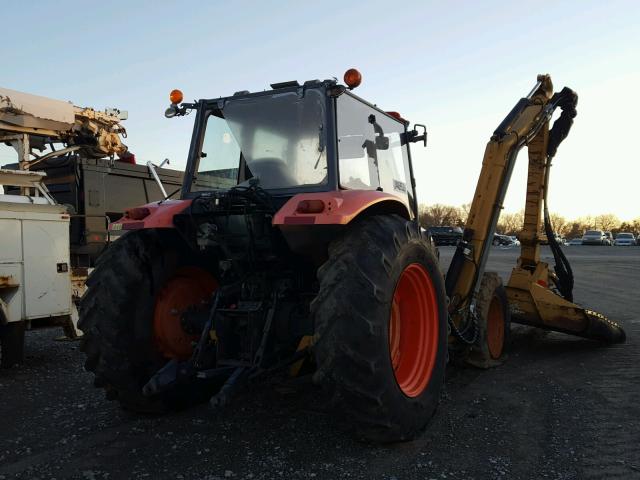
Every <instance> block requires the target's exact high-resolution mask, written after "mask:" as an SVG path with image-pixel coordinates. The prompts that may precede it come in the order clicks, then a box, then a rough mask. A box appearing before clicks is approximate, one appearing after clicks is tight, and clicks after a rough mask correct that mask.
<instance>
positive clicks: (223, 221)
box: [79, 69, 624, 442]
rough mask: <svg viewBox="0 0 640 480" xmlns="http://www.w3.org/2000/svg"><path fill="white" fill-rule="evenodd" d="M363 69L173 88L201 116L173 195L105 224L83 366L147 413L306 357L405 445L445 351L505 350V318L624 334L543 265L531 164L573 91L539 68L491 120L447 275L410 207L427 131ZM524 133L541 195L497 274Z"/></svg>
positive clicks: (376, 428)
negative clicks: (416, 161) (494, 262)
mask: <svg viewBox="0 0 640 480" xmlns="http://www.w3.org/2000/svg"><path fill="white" fill-rule="evenodd" d="M360 80H361V77H360V74H359V73H358V72H357V71H356V70H353V69H352V70H349V71H348V72H347V73H346V74H345V84H346V85H341V84H338V83H337V82H336V81H335V80H325V81H318V80H313V81H307V82H304V84H302V85H301V84H299V83H298V82H295V81H293V82H284V83H279V84H273V85H271V87H272V89H271V90H268V91H264V92H258V93H249V92H246V91H242V92H237V93H236V94H234V95H233V96H230V97H226V98H218V99H214V100H199V101H197V102H195V103H183V102H182V100H183V98H182V94H181V92H179V91H177V90H176V91H173V92H172V93H171V97H170V98H171V102H172V104H171V106H170V107H169V108H168V109H167V112H166V113H165V115H166V116H167V117H174V116H182V115H185V114H187V113H189V112H192V111H193V112H195V125H194V130H193V137H192V140H191V146H190V150H189V158H188V163H187V167H186V172H185V180H184V184H183V186H182V189H181V192H180V199H178V200H172V199H165V200H162V201H159V202H155V203H151V204H148V205H144V206H141V207H137V208H131V209H130V210H128V211H127V212H126V214H125V216H124V217H123V218H122V219H121V220H119V221H117V222H115V223H113V224H111V226H110V229H112V230H118V231H125V232H126V233H125V234H124V235H122V237H121V238H120V239H119V240H118V241H116V242H115V243H114V244H113V245H112V246H111V247H110V248H109V249H108V250H107V251H106V252H105V253H104V254H103V255H102V256H101V257H100V258H99V259H98V263H97V266H96V269H95V271H94V272H93V274H92V276H91V277H90V279H89V281H88V283H87V284H88V287H89V289H88V292H87V293H86V294H85V296H84V297H83V299H82V302H81V313H80V315H81V318H80V323H79V326H80V328H81V329H82V330H83V331H84V334H85V335H84V337H83V340H82V349H83V351H84V352H85V353H86V355H87V361H86V368H87V369H88V370H90V371H92V372H94V374H95V381H96V385H97V386H100V387H102V388H104V389H105V390H106V392H107V396H108V398H110V399H116V400H118V401H119V402H120V403H121V404H122V405H123V406H124V407H125V408H129V409H134V410H137V411H143V412H162V411H166V410H168V409H175V408H183V407H186V406H188V405H190V404H193V403H196V402H201V401H206V400H207V399H210V401H211V403H212V404H214V405H218V406H220V405H224V404H225V403H227V402H229V400H230V399H231V398H232V396H233V393H234V391H236V390H237V389H238V388H241V387H242V385H244V384H245V383H246V382H248V381H252V380H254V379H256V378H257V377H259V376H261V375H264V374H269V373H273V372H278V371H283V370H288V371H290V372H291V371H295V372H299V373H309V374H312V375H313V380H314V381H315V382H317V383H319V384H321V385H323V386H325V387H326V388H327V389H328V391H329V392H330V394H331V398H332V404H333V405H335V406H336V410H337V412H338V413H339V414H341V415H343V416H344V418H346V419H348V423H349V425H352V426H353V430H354V431H355V433H356V435H357V436H358V437H359V438H363V439H367V440H371V441H381V442H389V441H399V440H406V439H410V438H412V437H415V436H416V435H417V434H418V433H419V432H420V431H421V430H422V429H423V428H424V427H425V425H426V424H427V422H428V420H429V418H430V417H431V416H432V415H433V413H434V411H435V409H436V406H437V405H438V401H439V397H440V391H441V388H442V385H443V382H444V375H445V367H446V365H447V361H448V359H449V356H450V355H451V356H455V357H456V358H460V359H463V360H467V361H469V362H471V363H475V364H479V365H482V366H487V365H489V364H491V363H492V362H495V361H496V360H499V358H500V356H501V355H502V351H503V346H504V341H505V338H506V336H507V335H508V329H509V325H510V321H511V320H512V319H513V320H514V321H522V322H524V323H528V324H530V325H537V326H539V327H543V328H549V329H555V330H560V331H564V332H569V333H575V334H577V335H582V336H586V337H590V338H595V339H598V340H601V341H604V342H616V341H622V340H623V339H624V333H623V332H622V330H621V329H620V327H619V326H617V325H616V324H614V323H613V322H610V321H609V320H607V319H606V318H604V317H602V316H600V315H597V314H593V313H592V312H588V311H585V310H583V309H581V308H580V307H578V306H577V305H575V304H573V303H571V298H570V295H571V288H570V287H571V285H570V283H571V281H572V278H571V275H570V267H568V262H564V261H563V260H562V256H561V251H560V256H558V259H557V260H558V261H557V262H556V269H555V271H554V270H551V269H550V268H548V267H547V266H546V264H543V263H541V262H539V258H538V243H537V242H538V239H537V237H536V234H535V232H538V231H539V228H538V227H539V226H540V224H541V213H542V209H541V201H542V199H543V197H544V193H545V192H546V185H547V182H546V181H545V180H544V179H548V165H549V164H550V163H549V162H550V160H551V157H553V154H554V153H555V149H556V148H557V145H558V144H559V143H560V141H561V140H562V139H563V138H564V137H565V136H566V133H567V132H568V127H569V126H570V125H571V122H572V118H573V116H574V115H575V103H576V101H577V97H576V96H575V94H573V92H571V90H568V89H564V90H563V91H562V92H560V93H558V94H553V92H552V87H551V82H550V80H549V79H548V77H540V78H539V81H538V84H537V85H536V87H535V88H534V90H533V91H532V93H531V94H530V95H529V96H528V97H526V98H524V99H522V100H521V101H520V102H519V103H518V105H516V107H515V108H514V110H513V111H512V112H511V113H510V114H509V116H508V117H507V118H506V119H505V121H504V122H503V123H502V124H501V126H500V127H499V128H498V130H496V133H495V134H494V136H493V137H492V139H491V141H490V142H489V145H488V146H487V153H486V154H485V161H484V164H483V170H482V174H481V178H480V180H479V182H478V188H477V191H476V196H475V198H474V202H473V206H472V209H471V212H470V217H469V223H468V225H467V228H465V232H464V236H463V239H462V241H461V242H460V244H459V245H458V247H457V251H456V254H455V256H454V259H453V261H452V264H451V268H450V270H449V272H448V273H447V275H446V280H445V276H443V275H442V273H441V271H440V268H439V265H438V256H437V251H436V249H435V247H434V246H433V244H432V242H431V241H430V239H429V238H428V236H427V235H426V234H425V233H424V230H423V229H421V228H420V226H419V225H418V222H417V205H418V203H417V199H416V189H415V185H416V182H415V179H414V175H413V169H412V163H411V150H410V148H409V146H410V144H412V143H422V144H424V145H426V141H427V134H426V129H425V127H424V126H422V125H414V126H413V128H410V127H409V122H407V121H406V120H404V119H403V118H402V117H401V116H400V115H399V114H397V113H395V112H386V111H383V110H381V109H379V108H377V107H376V106H375V105H372V104H370V103H368V102H366V101H364V100H362V99H361V98H359V97H357V96H356V95H354V94H353V93H352V89H353V88H355V87H357V86H358V84H359V83H360ZM556 107H560V108H561V109H562V110H563V115H562V116H561V117H560V119H559V120H558V121H557V122H556V123H557V124H558V127H557V128H556V127H555V126H554V128H553V129H552V130H551V132H550V131H549V128H548V124H549V121H550V119H551V115H552V114H553V111H554V110H555V109H556ZM525 144H529V145H534V146H535V148H534V150H536V151H535V152H534V153H535V155H534V157H535V158H533V159H530V163H532V164H535V166H536V168H537V170H535V169H534V170H535V172H534V173H535V174H536V175H542V176H541V177H540V178H542V180H541V181H540V182H538V184H536V185H538V187H539V188H537V190H535V191H533V190H532V191H531V198H530V199H528V200H533V199H534V197H535V198H537V199H538V201H537V203H535V202H534V203H533V204H532V206H531V208H530V207H529V206H528V214H529V215H528V216H527V222H528V223H527V225H528V227H527V231H529V228H530V229H531V232H534V233H533V234H532V235H530V236H529V237H526V235H525V237H526V238H524V239H523V256H522V257H521V259H520V261H519V264H518V267H517V268H516V269H515V270H514V277H516V281H515V282H510V284H509V285H507V287H506V288H505V287H503V286H502V283H501V281H500V278H499V277H498V276H497V275H495V274H491V273H485V272H484V266H485V263H486V258H487V256H488V253H489V248H490V245H491V239H492V238H493V232H494V231H495V225H496V222H497V220H498V214H499V207H500V205H501V203H502V200H503V198H504V193H505V192H506V186H507V184H508V182H509V176H510V173H511V169H512V168H513V163H514V162H515V157H516V154H517V151H518V150H520V148H522V146H524V145H525ZM530 149H531V147H530ZM530 153H531V152H530ZM530 166H531V165H530ZM536 172H537V173H536ZM534 173H532V170H531V168H530V177H531V176H532V175H533V174H534ZM530 180H531V178H530ZM528 205H529V203H528ZM558 250H559V249H558ZM554 252H555V251H554ZM565 260H566V259H565ZM512 280H513V277H512ZM512 283H513V284H512Z"/></svg>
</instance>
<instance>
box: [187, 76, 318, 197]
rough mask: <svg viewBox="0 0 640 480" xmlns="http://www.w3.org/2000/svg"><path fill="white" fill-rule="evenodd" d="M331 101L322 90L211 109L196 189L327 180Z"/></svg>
mask: <svg viewBox="0 0 640 480" xmlns="http://www.w3.org/2000/svg"><path fill="white" fill-rule="evenodd" d="M324 118H325V99H324V96H323V95H322V93H321V92H320V91H319V90H315V89H307V90H306V91H305V92H304V95H299V94H298V93H297V92H282V93H275V94H272V95H261V96H255V97H238V98H230V99H227V100H226V101H225V102H224V105H223V106H222V107H221V108H217V109H214V110H211V111H210V112H209V115H208V117H207V119H206V127H205V128H206V129H205V132H204V136H203V138H202V146H201V151H200V154H199V159H196V160H197V169H196V171H195V175H194V179H193V182H192V186H191V190H192V191H196V190H212V189H216V188H229V187H232V186H234V185H238V184H241V183H243V182H247V181H248V180H249V179H251V178H254V179H255V178H257V179H258V181H259V185H260V186H261V187H262V188H265V189H279V188H292V187H299V186H311V185H319V184H323V183H326V182H327V156H326V144H327V142H326V134H325V130H326V129H325V127H324Z"/></svg>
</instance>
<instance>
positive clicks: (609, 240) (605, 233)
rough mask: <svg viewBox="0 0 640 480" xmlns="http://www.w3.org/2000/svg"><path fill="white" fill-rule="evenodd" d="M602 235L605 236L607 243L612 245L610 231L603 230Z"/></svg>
mask: <svg viewBox="0 0 640 480" xmlns="http://www.w3.org/2000/svg"><path fill="white" fill-rule="evenodd" d="M604 236H605V237H607V242H609V243H607V245H609V246H612V245H613V234H612V233H611V232H604Z"/></svg>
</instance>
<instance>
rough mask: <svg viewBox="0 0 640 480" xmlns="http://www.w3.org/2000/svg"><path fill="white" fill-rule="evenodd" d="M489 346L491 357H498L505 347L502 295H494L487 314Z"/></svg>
mask: <svg viewBox="0 0 640 480" xmlns="http://www.w3.org/2000/svg"><path fill="white" fill-rule="evenodd" d="M487 347H488V348H489V355H491V358H493V359H494V360H495V359H498V358H500V355H502V349H503V347H504V309H503V305H502V300H500V297H498V296H496V295H494V296H493V298H492V299H491V303H490V304H489V313H488V314H487Z"/></svg>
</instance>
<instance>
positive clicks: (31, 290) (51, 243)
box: [0, 169, 79, 367]
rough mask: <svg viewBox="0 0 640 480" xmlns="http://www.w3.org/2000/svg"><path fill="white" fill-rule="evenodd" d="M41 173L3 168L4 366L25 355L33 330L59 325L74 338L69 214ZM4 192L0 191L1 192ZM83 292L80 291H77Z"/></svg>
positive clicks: (0, 279)
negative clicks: (12, 190) (14, 191)
mask: <svg viewBox="0 0 640 480" xmlns="http://www.w3.org/2000/svg"><path fill="white" fill-rule="evenodd" d="M44 177H45V174H44V173H42V172H30V171H13V170H2V169H0V186H14V187H19V188H20V189H21V192H22V194H20V195H7V194H5V193H0V364H1V365H2V367H10V366H13V365H14V364H16V363H20V362H21V361H22V359H23V355H24V332H25V329H27V328H29V329H31V328H42V327H51V326H61V327H63V328H64V329H65V332H66V333H67V335H68V336H72V337H73V336H76V335H77V331H76V329H75V323H76V321H77V314H76V311H75V305H74V302H73V299H72V296H73V285H72V278H71V268H70V264H69V219H70V216H69V213H68V212H67V208H66V207H65V206H63V205H58V204H56V202H55V201H54V200H53V198H52V197H51V196H50V194H49V192H48V191H47V189H46V187H45V186H44V184H43V178H44ZM3 191H4V190H1V191H0V192H3ZM78 294H79V293H76V295H78Z"/></svg>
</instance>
